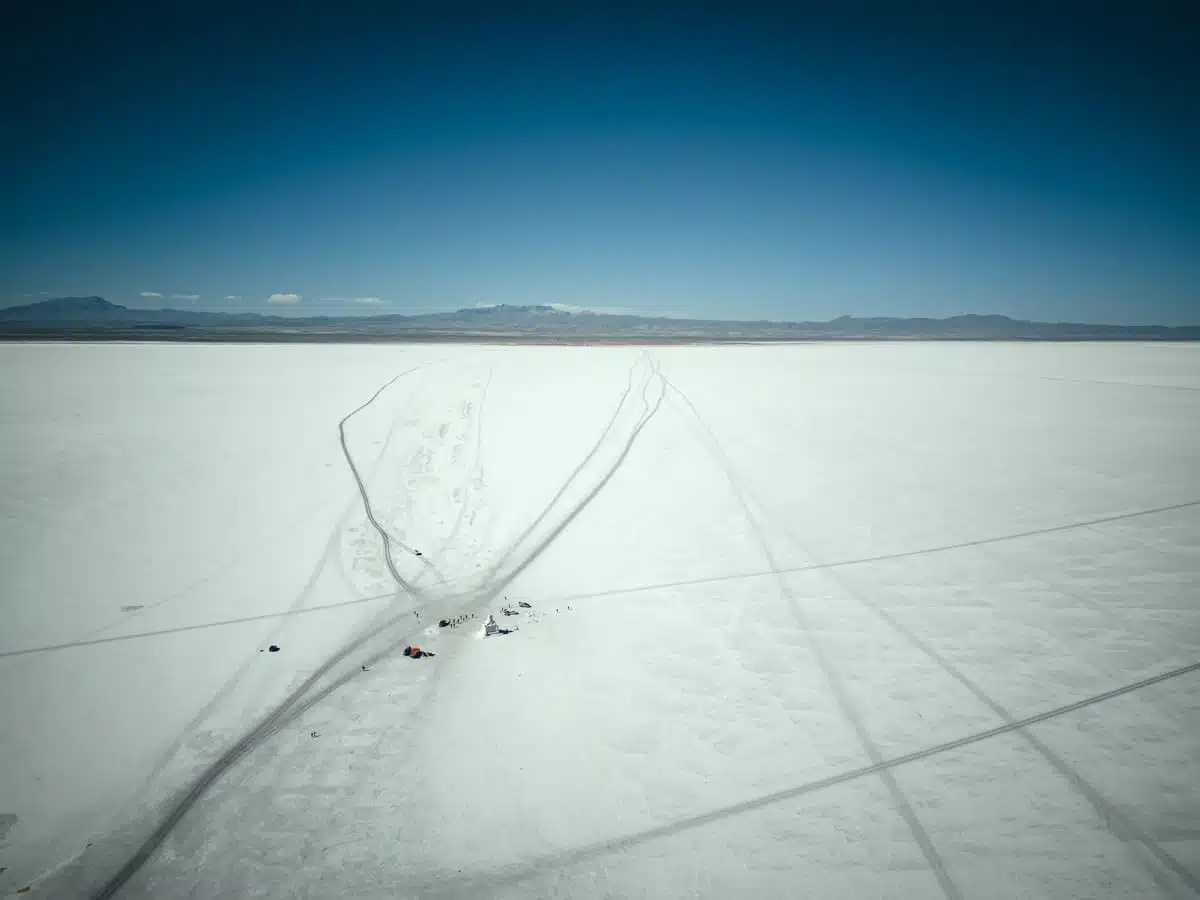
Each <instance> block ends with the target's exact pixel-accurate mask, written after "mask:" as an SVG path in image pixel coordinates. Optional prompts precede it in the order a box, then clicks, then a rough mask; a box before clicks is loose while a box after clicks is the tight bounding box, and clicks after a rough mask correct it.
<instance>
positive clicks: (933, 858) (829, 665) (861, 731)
mask: <svg viewBox="0 0 1200 900" xmlns="http://www.w3.org/2000/svg"><path fill="white" fill-rule="evenodd" d="M660 377H662V380H663V383H664V384H665V385H666V388H667V389H668V390H670V391H671V392H672V393H674V394H675V395H676V396H677V397H679V399H680V400H682V401H683V403H684V404H685V405H686V406H687V408H688V409H689V410H691V413H692V416H693V417H694V418H695V421H696V423H697V424H698V425H699V427H700V429H701V434H700V438H701V442H702V443H703V444H704V445H705V447H706V448H707V450H708V452H709V455H710V456H711V457H712V458H713V460H714V461H715V462H716V463H717V465H718V466H719V467H720V469H721V471H722V472H723V473H724V475H725V478H726V480H727V481H728V483H729V487H730V489H731V490H732V491H733V493H734V495H735V497H736V499H737V502H738V505H739V506H741V508H742V514H743V516H744V517H745V519H746V524H748V525H749V526H750V529H751V530H752V531H753V533H754V537H755V540H756V542H757V543H758V546H759V550H760V551H761V552H762V554H763V557H764V558H765V559H766V560H767V564H768V565H769V566H770V568H771V571H772V573H774V575H775V582H776V587H777V589H778V591H779V594H780V596H781V597H783V598H784V600H785V601H786V603H787V605H788V607H789V609H790V610H791V613H792V617H793V618H794V619H795V620H796V623H797V624H798V625H799V626H800V630H801V632H802V633H803V634H804V638H805V641H806V643H807V644H808V648H809V650H810V652H811V653H812V654H813V657H814V658H815V659H816V661H817V664H818V665H819V666H820V668H821V672H822V674H823V675H824V676H825V681H826V682H827V683H828V685H829V688H830V691H831V693H832V694H833V696H834V699H835V700H836V701H837V705H838V708H839V709H840V710H841V712H842V716H843V717H844V718H845V719H846V721H847V722H849V723H850V726H851V728H853V730H854V733H855V735H856V736H857V737H858V741H859V743H860V744H862V747H863V750H864V751H865V752H866V754H867V758H868V759H869V760H870V761H871V763H872V764H873V765H879V764H881V763H882V762H883V760H884V756H883V753H882V752H881V751H880V749H879V745H878V744H877V743H875V739H874V738H873V737H872V736H871V732H870V730H869V729H868V728H867V725H866V722H865V721H864V720H863V717H862V715H861V713H860V712H859V710H858V709H857V708H856V707H855V705H854V702H853V701H852V700H851V699H850V695H849V693H848V692H847V690H846V686H845V683H844V682H843V681H842V678H841V676H840V675H839V674H838V671H837V668H836V666H835V665H834V664H833V660H832V659H831V658H830V657H829V654H828V653H827V652H826V649H825V647H824V645H823V644H822V643H821V641H820V640H818V639H817V636H816V634H815V633H814V632H813V629H812V625H811V624H810V623H809V621H808V617H807V616H806V615H805V613H804V610H803V608H802V607H801V605H800V602H799V600H797V598H796V594H795V592H794V591H793V590H792V587H791V585H790V584H788V582H787V578H786V577H785V576H784V575H783V574H782V573H781V572H780V567H779V562H778V560H777V559H776V558H775V554H774V553H773V552H772V550H771V547H770V545H769V543H768V542H767V539H766V535H765V534H763V531H762V526H761V524H760V523H759V521H758V519H757V517H756V516H755V515H754V512H753V510H752V509H751V506H750V502H749V500H748V498H747V495H746V493H745V491H744V490H743V488H742V486H741V482H740V480H739V479H738V477H737V474H736V473H735V472H734V471H733V466H732V463H731V462H730V461H729V458H728V457H727V456H726V455H725V451H724V449H723V448H722V447H721V445H720V443H719V442H718V441H717V438H716V435H714V434H713V432H712V429H710V428H709V427H708V424H707V423H706V422H705V421H704V418H703V417H702V416H701V415H700V412H699V410H697V409H696V407H695V405H694V404H693V403H692V401H691V400H690V399H688V397H687V395H686V394H684V393H683V391H681V390H680V389H679V388H678V387H676V386H675V385H674V384H673V383H672V382H671V381H670V380H669V379H667V378H666V377H665V376H660ZM879 775H880V778H881V780H882V781H883V784H884V787H885V788H886V789H887V792H888V795H889V796H890V797H891V799H892V804H893V805H894V806H895V808H896V811H897V812H898V813H899V814H900V817H901V818H902V819H903V820H904V823H905V825H907V826H908V830H909V833H910V834H911V835H912V838H913V840H914V841H915V842H916V844H917V846H918V847H919V848H920V850H921V854H922V856H924V857H925V861H926V863H927V864H928V865H929V868H930V871H931V872H932V873H933V876H934V878H936V879H937V882H938V886H939V887H940V888H941V890H942V894H943V895H944V896H945V897H946V898H947V900H961V898H962V891H960V890H959V888H958V886H957V885H956V884H955V883H954V880H953V879H952V878H951V877H950V873H949V871H948V870H947V868H946V863H945V861H944V860H943V859H942V857H941V854H940V853H939V852H938V850H937V847H936V846H935V845H934V843H933V839H932V838H931V837H930V836H929V832H928V831H927V830H926V828H925V826H924V825H923V824H922V823H921V820H920V818H919V817H918V816H917V813H916V810H914V809H913V807H912V804H911V803H910V802H909V800H908V797H907V796H906V795H905V793H904V791H903V790H901V788H900V785H899V783H898V782H897V781H896V778H895V776H894V775H893V774H892V772H891V771H890V770H889V769H886V768H881V769H880V770H879Z"/></svg>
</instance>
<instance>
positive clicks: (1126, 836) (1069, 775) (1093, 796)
mask: <svg viewBox="0 0 1200 900" xmlns="http://www.w3.org/2000/svg"><path fill="white" fill-rule="evenodd" d="M761 505H762V504H761V501H760V502H759V506H760V507H761ZM783 530H784V533H785V534H787V535H788V537H789V538H790V539H791V541H792V543H793V545H795V546H796V547H797V549H799V550H801V552H803V553H805V554H806V555H808V556H810V558H812V557H811V553H810V552H809V551H808V549H807V548H806V547H804V546H803V545H802V544H800V543H799V541H798V540H797V539H796V538H795V536H794V535H793V534H792V533H791V532H790V531H788V529H787V528H786V526H785V527H784V528H783ZM826 574H827V576H828V577H832V578H834V580H835V581H836V582H837V583H838V586H839V587H840V588H841V589H842V591H844V592H845V593H846V594H849V595H850V596H851V597H852V598H853V599H855V600H856V601H858V603H859V604H860V605H861V606H862V607H864V608H865V609H867V610H868V611H869V612H871V613H872V614H874V615H875V616H876V617H877V618H878V619H880V620H881V621H883V622H884V623H885V624H887V625H888V626H889V627H890V628H891V629H892V630H893V631H894V632H895V633H896V634H898V635H900V636H901V637H902V638H904V639H905V640H906V641H908V643H909V644H911V645H912V646H913V647H915V648H916V649H917V650H919V651H920V652H921V653H923V654H924V655H925V656H926V657H927V658H928V659H930V660H931V661H932V662H933V663H935V664H936V665H937V666H938V667H939V668H940V669H941V670H942V671H943V672H945V673H946V674H947V675H949V676H950V677H951V678H953V679H954V680H955V681H957V682H958V683H959V684H960V685H962V687H964V688H965V689H966V690H967V691H968V692H969V693H970V694H971V695H972V696H973V697H975V699H976V700H978V701H979V702H980V703H981V704H983V705H984V706H986V707H987V708H988V709H989V710H990V711H991V712H992V714H993V715H995V716H996V717H997V718H998V719H999V720H1000V721H1002V722H1004V723H1006V724H1012V723H1014V722H1015V721H1016V719H1015V717H1014V716H1013V714H1012V713H1011V712H1010V711H1009V710H1008V709H1007V708H1006V707H1004V706H1003V705H1001V704H1000V702H999V701H997V700H995V699H994V698H993V697H992V696H991V695H990V694H988V693H987V692H986V691H984V690H983V688H982V687H981V686H980V685H978V684H977V683H976V682H975V681H973V680H972V679H971V678H970V677H969V676H968V675H967V674H966V673H965V672H963V671H962V670H961V669H959V668H958V667H957V666H956V665H954V663H952V662H951V661H950V660H949V659H947V658H946V657H945V656H944V655H942V654H941V653H940V652H939V651H938V650H937V649H936V648H935V647H934V646H933V645H932V644H930V643H929V642H928V641H926V640H925V639H924V638H922V637H920V636H919V635H918V634H916V633H915V632H913V631H912V630H911V629H909V628H908V627H907V626H905V625H904V624H903V623H902V622H900V621H899V619H897V618H896V617H895V616H893V615H892V614H891V613H890V612H889V611H888V610H886V609H885V608H883V607H882V606H880V605H878V604H876V603H875V602H874V601H872V600H871V599H870V598H868V597H867V596H866V594H864V593H863V592H862V591H860V590H859V589H858V588H857V587H855V586H854V585H852V584H851V583H850V582H849V580H848V579H847V578H846V577H845V576H844V575H842V574H841V573H836V572H827V573H826ZM1016 733H1017V734H1018V735H1019V736H1020V737H1021V738H1023V739H1024V741H1025V742H1026V743H1027V744H1028V745H1029V746H1030V748H1032V749H1033V750H1034V751H1035V752H1036V753H1037V754H1038V755H1039V756H1041V757H1042V759H1043V760H1045V762H1046V763H1047V764H1048V765H1049V766H1050V767H1051V768H1052V769H1053V770H1054V771H1055V773H1056V774H1057V775H1059V777H1061V778H1062V779H1063V780H1064V781H1065V782H1066V783H1067V785H1068V786H1069V787H1070V788H1071V789H1073V790H1074V791H1075V792H1076V793H1078V794H1079V795H1080V796H1081V797H1083V799H1084V800H1085V801H1086V802H1087V803H1088V805H1089V806H1090V807H1091V808H1092V811H1093V813H1094V814H1095V815H1096V817H1097V818H1099V819H1100V820H1101V821H1102V822H1104V823H1105V825H1106V826H1107V827H1108V829H1109V831H1111V832H1112V833H1113V834H1114V835H1115V836H1116V837H1117V839H1118V840H1120V841H1122V842H1132V843H1137V844H1141V845H1142V846H1143V847H1145V848H1146V850H1147V851H1149V853H1150V854H1151V855H1152V856H1153V857H1154V858H1155V859H1157V860H1158V862H1159V863H1160V864H1161V865H1162V866H1163V867H1164V868H1165V869H1166V870H1169V871H1170V872H1173V873H1174V874H1175V876H1176V877H1177V878H1178V879H1179V880H1180V881H1181V882H1183V884H1185V885H1186V886H1187V888H1188V891H1189V893H1190V894H1191V895H1200V879H1197V878H1196V876H1195V875H1193V874H1192V873H1191V872H1190V871H1189V870H1188V869H1187V868H1186V867H1184V866H1183V865H1182V864H1181V863H1180V862H1179V861H1178V860H1176V859H1175V858H1174V857H1173V856H1171V854H1170V853H1168V852H1167V851H1166V850H1165V849H1164V848H1163V847H1162V845H1161V844H1160V843H1159V842H1158V841H1156V840H1155V839H1154V837H1153V836H1152V835H1151V834H1150V833H1149V832H1147V831H1146V830H1145V829H1144V828H1142V827H1141V826H1140V825H1138V824H1137V823H1136V822H1135V821H1134V820H1133V819H1131V818H1130V817H1129V816H1127V815H1126V814H1125V813H1124V812H1122V811H1121V809H1120V808H1119V807H1117V806H1116V805H1115V804H1113V803H1110V802H1109V801H1108V800H1107V799H1106V798H1105V797H1104V795H1103V794H1102V793H1101V792H1100V791H1099V789H1098V788H1096V787H1095V786H1094V785H1093V784H1092V783H1091V782H1089V781H1088V780H1087V779H1086V778H1084V777H1083V775H1081V774H1080V773H1079V772H1078V770H1076V769H1075V767H1074V766H1072V765H1071V764H1070V763H1069V762H1067V761H1066V759H1064V758H1063V757H1062V756H1060V755H1059V754H1058V753H1057V752H1055V751H1054V750H1053V749H1052V748H1051V747H1050V746H1049V745H1048V744H1046V743H1045V742H1044V741H1043V740H1042V739H1041V738H1039V737H1038V736H1037V735H1036V734H1033V733H1032V732H1030V731H1027V730H1025V729H1023V728H1022V729H1018V730H1017V732H1016ZM1134 855H1135V856H1137V854H1134ZM1137 858H1138V860H1139V862H1142V864H1143V867H1144V868H1145V869H1146V871H1147V873H1148V874H1149V875H1150V877H1151V878H1152V879H1153V880H1154V882H1155V883H1156V884H1157V885H1158V886H1159V888H1161V889H1162V890H1163V891H1164V892H1165V893H1166V894H1168V895H1178V894H1179V891H1178V885H1177V884H1176V883H1174V882H1172V881H1170V880H1169V879H1167V878H1165V877H1164V873H1163V871H1162V870H1161V869H1159V868H1157V867H1155V866H1152V865H1148V864H1147V863H1146V861H1145V860H1144V859H1143V858H1142V857H1141V856H1137Z"/></svg>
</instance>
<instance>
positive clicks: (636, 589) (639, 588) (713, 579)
mask: <svg viewBox="0 0 1200 900" xmlns="http://www.w3.org/2000/svg"><path fill="white" fill-rule="evenodd" d="M1193 506H1200V500H1189V501H1187V502H1185V503H1173V504H1171V505H1170V506H1158V507H1155V508H1153V509H1141V510H1137V511H1135V512H1128V513H1120V514H1118V515H1112V516H1103V517H1101V518H1099V519H1089V520H1087V521H1083V522H1071V523H1068V524H1066V525H1053V526H1050V527H1048V528H1037V529H1033V530H1031V531H1021V532H1016V533H1014V534H1002V535H997V536H994V537H990V538H979V539H977V540H971V541H963V542H961V543H957V544H943V545H941V546H937V547H923V548H921V549H919V550H904V551H901V552H898V553H885V554H881V555H879V556H860V557H857V558H854V559H841V560H834V561H833V562H827V563H812V564H809V565H803V566H781V567H780V569H779V572H780V573H782V574H792V573H797V572H820V571H824V570H826V569H845V568H850V567H852V566H865V565H871V564H873V563H880V562H891V561H892V560H899V559H912V558H916V557H922V556H931V555H933V554H936V553H948V552H950V551H953V550H964V549H967V548H969V547H981V546H986V545H988V544H998V543H1003V542H1006V541H1017V540H1023V539H1025V538H1031V537H1038V536H1040V535H1043V534H1054V533H1056V532H1060V531H1072V530H1074V529H1077V528H1092V527H1094V526H1096V525H1105V524H1107V523H1109V522H1120V521H1124V520H1126V519H1135V518H1139V517H1141V516H1153V515H1158V514H1159V513H1165V512H1174V511H1175V510H1180V509H1187V508H1189V507H1193ZM775 574H776V573H775V572H772V571H771V570H770V569H766V570H761V569H760V570H758V571H753V572H733V573H731V574H729V575H708V576H705V577H703V578H683V579H680V580H679V581H659V582H655V583H653V584H640V585H634V586H632V587H624V588H610V589H609V590H604V591H584V592H581V593H578V594H563V595H562V596H559V597H550V598H545V597H544V598H541V602H543V603H546V602H550V601H551V600H559V601H562V602H566V601H570V600H592V599H596V598H600V597H615V596H618V595H620V594H639V593H643V592H645V591H657V590H663V589H664V588H673V587H691V586H693V585H700V584H715V583H718V582H722V581H740V580H742V579H744V578H770V577H774V575H775Z"/></svg>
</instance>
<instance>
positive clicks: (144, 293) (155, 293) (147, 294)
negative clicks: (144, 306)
mask: <svg viewBox="0 0 1200 900" xmlns="http://www.w3.org/2000/svg"><path fill="white" fill-rule="evenodd" d="M138 296H139V297H161V296H162V294H160V293H159V292H158V291H142V292H141V293H140V294H139V295H138Z"/></svg>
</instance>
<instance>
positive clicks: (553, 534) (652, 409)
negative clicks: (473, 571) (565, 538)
mask: <svg viewBox="0 0 1200 900" xmlns="http://www.w3.org/2000/svg"><path fill="white" fill-rule="evenodd" d="M656 377H657V379H658V381H659V393H658V399H657V400H655V401H654V403H653V405H651V403H650V401H649V399H648V398H647V396H646V392H647V390H648V389H649V387H650V385H651V383H652V382H653V381H654V380H655V378H656ZM666 393H667V391H666V380H665V379H664V378H663V376H662V375H661V374H660V373H659V371H658V368H657V366H656V365H655V364H653V363H651V375H650V377H648V378H647V379H646V381H645V382H644V383H643V385H642V403H643V406H644V408H643V411H642V415H641V417H640V418H639V419H638V422H637V424H636V425H635V426H634V427H633V430H632V431H631V432H630V434H629V437H628V438H627V439H626V441H625V444H624V446H623V447H622V448H621V452H620V454H619V455H618V456H617V458H616V459H615V460H614V461H613V464H612V465H611V466H610V467H609V468H608V470H607V471H606V472H605V473H604V475H603V476H602V477H601V478H600V480H599V481H597V482H596V484H595V486H594V487H592V489H591V490H589V491H588V492H587V493H586V494H585V495H584V496H583V498H582V499H581V500H580V501H579V502H578V503H577V504H575V506H574V507H573V508H572V509H571V510H570V512H568V513H567V515H566V516H565V517H564V518H563V519H562V521H561V522H559V524H557V525H555V526H554V528H553V529H551V531H550V532H549V533H547V535H546V536H545V537H544V538H543V539H542V540H541V541H540V542H539V543H538V544H537V545H536V546H535V547H533V549H532V550H530V551H529V553H528V554H527V555H526V556H525V557H524V559H522V561H521V562H520V563H518V564H517V565H515V566H513V568H512V569H511V570H510V571H509V572H508V574H506V575H504V576H503V577H502V578H499V579H497V580H495V581H494V582H493V583H492V584H491V585H489V586H488V587H486V588H485V589H484V591H483V594H482V597H481V600H482V603H481V604H480V605H484V604H487V603H490V602H491V601H492V600H494V599H495V597H496V595H497V594H499V593H500V592H501V591H503V590H504V589H505V588H507V587H508V586H509V585H510V584H512V582H513V581H514V580H515V579H516V578H517V577H518V576H519V575H520V574H521V573H522V572H524V571H525V570H526V569H527V568H529V566H531V565H532V564H533V563H534V562H536V561H537V559H538V558H539V557H540V556H541V555H542V554H543V553H545V552H546V550H547V549H548V548H549V547H550V545H551V544H553V543H554V541H556V540H557V539H558V537H559V536H560V535H561V534H562V533H563V532H564V531H566V529H567V527H568V526H569V525H570V524H571V523H572V522H574V521H575V519H576V518H578V516H579V514H580V513H582V512H583V511H584V509H586V508H587V506H588V505H589V504H590V503H591V502H592V501H593V500H594V499H596V496H597V495H598V494H599V493H600V492H601V491H602V490H604V487H605V486H606V485H607V484H608V483H609V482H610V481H612V479H613V476H614V475H616V474H617V472H618V471H619V470H620V468H621V465H622V464H623V463H624V462H625V460H626V459H627V458H628V456H629V453H630V451H632V450H633V445H634V444H635V443H636V442H637V439H638V436H639V435H640V434H641V433H642V430H643V429H644V428H645V427H646V426H647V425H648V424H650V420H651V419H653V418H654V416H655V415H657V413H658V410H659V408H660V407H661V406H662V402H663V399H664V398H665V397H666ZM618 412H619V410H618ZM613 421H616V417H615V415H614V418H613ZM609 430H611V428H606V429H605V432H604V433H605V435H607V434H608V432H609ZM597 447H598V445H597ZM594 455H595V449H593V452H592V453H590V454H588V457H587V459H588V460H590V459H591V458H592V456H594ZM586 461H587V460H585V463H586ZM583 465H584V463H581V464H580V466H579V467H578V468H577V469H576V472H575V473H573V474H572V478H574V477H575V474H578V472H579V471H580V470H581V469H582V468H583ZM566 487H567V486H566V485H564V486H563V488H562V489H561V490H560V491H559V493H558V494H556V495H555V501H557V500H558V499H559V498H560V497H561V496H562V495H563V493H565V491H566ZM555 501H552V502H551V506H552V505H553V502H555ZM549 509H550V507H547V509H546V510H545V511H543V513H542V514H541V515H539V517H538V521H541V520H542V519H544V518H545V515H546V512H548V511H549ZM531 530H532V528H530V529H527V530H526V534H528V532H529V531H531Z"/></svg>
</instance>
